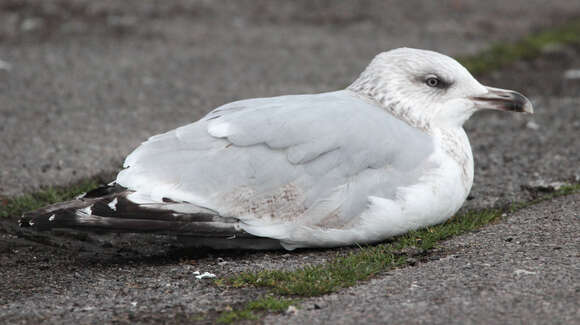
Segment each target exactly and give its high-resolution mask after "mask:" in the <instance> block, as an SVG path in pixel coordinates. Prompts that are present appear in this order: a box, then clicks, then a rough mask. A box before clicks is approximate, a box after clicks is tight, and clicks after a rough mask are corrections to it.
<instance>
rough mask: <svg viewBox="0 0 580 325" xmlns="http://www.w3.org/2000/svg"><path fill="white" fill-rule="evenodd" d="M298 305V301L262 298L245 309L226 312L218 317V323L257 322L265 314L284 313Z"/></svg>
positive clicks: (251, 302)
mask: <svg viewBox="0 0 580 325" xmlns="http://www.w3.org/2000/svg"><path fill="white" fill-rule="evenodd" d="M296 303H298V301H297V300H292V299H284V298H278V297H272V296H267V297H262V298H260V299H258V300H254V301H250V302H249V303H247V304H246V305H245V306H244V308H242V309H238V310H230V311H224V312H222V313H221V315H220V316H219V317H218V319H217V322H218V323H221V324H230V323H233V322H238V321H241V320H256V319H259V316H261V314H263V313H265V312H278V313H281V312H284V311H286V310H287V309H288V307H289V306H291V305H295V304H296Z"/></svg>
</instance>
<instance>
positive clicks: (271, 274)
mask: <svg viewBox="0 0 580 325" xmlns="http://www.w3.org/2000/svg"><path fill="white" fill-rule="evenodd" d="M502 212H503V211H502V210H499V209H498V210H485V211H479V212H468V213H466V214H463V215H461V216H459V217H456V218H452V219H450V220H449V221H447V222H445V223H443V224H440V225H437V226H433V227H429V228H425V229H421V230H416V231H411V232H409V233H407V234H405V235H402V236H399V237H396V238H395V239H394V240H393V241H391V242H389V243H383V244H379V245H374V246H365V247H361V249H360V250H358V251H356V252H352V253H350V254H348V255H346V256H338V257H336V258H335V259H334V260H333V261H331V262H329V263H326V264H322V265H309V266H305V267H303V268H301V269H298V270H295V271H284V270H264V271H260V272H257V273H252V272H246V273H242V274H239V275H237V276H235V277H232V278H230V279H227V280H226V283H228V284H230V285H232V286H234V287H242V286H248V285H251V286H257V287H266V288H270V289H272V290H273V291H274V292H275V293H277V294H280V295H293V296H307V297H310V296H320V295H324V294H328V293H331V292H334V291H337V290H339V289H342V288H346V287H351V286H353V285H355V284H357V283H358V282H360V281H364V280H367V279H369V278H370V277H372V276H374V275H376V274H378V273H381V272H383V271H385V270H388V269H392V268H395V267H400V266H403V265H406V264H407V258H408V256H407V255H406V254H403V253H402V250H404V249H406V248H417V249H420V250H421V251H426V250H428V249H431V248H432V247H433V246H434V245H435V244H436V243H437V242H439V241H441V240H443V239H446V238H449V237H451V236H455V235H458V234H462V233H465V232H467V231H470V230H473V229H477V228H479V227H481V226H483V225H485V224H488V223H489V222H491V221H493V220H494V219H497V218H498V217H499V216H501V214H502Z"/></svg>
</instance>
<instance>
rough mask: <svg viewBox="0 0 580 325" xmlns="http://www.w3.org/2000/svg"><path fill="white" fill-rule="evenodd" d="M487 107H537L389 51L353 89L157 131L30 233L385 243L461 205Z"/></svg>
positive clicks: (407, 53)
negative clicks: (471, 132)
mask: <svg viewBox="0 0 580 325" xmlns="http://www.w3.org/2000/svg"><path fill="white" fill-rule="evenodd" d="M483 109H495V110H501V111H513V112H526V113H533V108H532V104H531V103H530V101H529V100H528V99H527V98H526V97H524V96H523V95H521V94H520V93H518V92H515V91H511V90H505V89H499V88H492V87H486V86H484V85H482V84H480V83H479V82H478V81H477V80H476V79H475V78H474V77H473V76H472V75H471V74H470V73H469V72H468V71H467V70H466V69H465V68H464V67H463V66H462V65H461V64H459V63H458V62H457V61H456V60H454V59H452V58H450V57H448V56H446V55H443V54H439V53H436V52H432V51H426V50H418V49H411V48H399V49H394V50H390V51H387V52H383V53H380V54H378V55H377V56H376V57H375V58H374V59H373V60H372V62H371V63H370V64H369V65H368V67H367V68H366V69H365V70H364V71H363V72H362V74H361V75H360V76H359V77H358V78H357V79H356V80H355V81H354V82H353V83H352V84H351V85H350V86H348V87H347V88H346V89H344V90H339V91H333V92H326V93H320V94H305V95H288V96H280V97H272V98H253V99H246V100H240V101H235V102H232V103H229V104H225V105H223V106H220V107H218V108H216V109H214V110H213V111H211V112H210V113H208V114H207V115H206V116H205V117H203V118H202V119H200V120H199V121H197V122H194V123H191V124H188V125H185V126H182V127H179V128H177V129H174V130H171V131H169V132H166V133H163V134H159V135H155V136H153V137H151V138H149V139H148V140H147V141H145V142H144V143H142V144H141V145H140V146H138V147H137V148H136V149H135V150H134V151H133V152H132V153H131V154H130V155H129V156H128V157H127V158H126V160H125V162H124V165H123V167H124V169H123V170H121V171H120V172H119V174H118V175H117V178H116V180H115V181H114V182H112V183H110V184H108V185H106V186H102V187H99V188H97V189H95V190H93V191H90V192H88V193H86V194H85V195H84V196H81V197H78V198H76V199H74V200H72V201H68V202H62V203H58V204H55V205H51V206H48V207H45V208H42V209H40V210H36V211H32V212H28V213H25V214H24V215H23V216H22V218H21V219H20V225H21V226H23V227H33V228H36V229H37V230H49V229H54V228H74V229H80V230H87V231H96V230H98V231H113V232H150V233H158V234H166V235H175V236H178V237H179V238H180V239H181V240H183V241H184V243H185V244H187V245H190V246H206V247H213V248H218V249H219V248H224V249H232V248H236V249H276V248H284V249H287V250H293V249H296V248H301V247H337V246H345V245H355V244H365V243H376V242H380V241H383V240H385V239H387V238H389V237H392V236H396V235H400V234H403V233H405V232H407V231H410V230H414V229H418V228H422V227H426V226H429V225H434V224H438V223H441V222H444V221H445V220H447V219H449V218H450V217H451V216H452V215H453V214H454V213H456V212H457V211H458V209H459V208H460V207H461V206H462V204H463V203H464V202H465V200H466V198H467V195H468V194H469V191H470V189H471V186H472V184H473V173H474V169H473V156H472V152H471V147H470V144H469V140H468V138H467V135H466V134H465V132H464V130H463V127H462V125H463V123H464V122H465V121H466V120H467V119H468V118H469V117H470V116H471V115H472V114H473V113H474V112H476V111H479V110H483Z"/></svg>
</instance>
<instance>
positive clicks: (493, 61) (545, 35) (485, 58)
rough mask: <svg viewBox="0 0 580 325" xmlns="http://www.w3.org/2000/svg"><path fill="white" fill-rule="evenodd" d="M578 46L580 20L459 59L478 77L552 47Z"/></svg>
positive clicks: (496, 45)
mask: <svg viewBox="0 0 580 325" xmlns="http://www.w3.org/2000/svg"><path fill="white" fill-rule="evenodd" d="M566 44H580V20H575V21H571V22H568V23H566V24H563V25H560V26H557V27H553V28H549V29H546V30H543V31H541V32H539V33H536V34H532V35H530V36H528V37H525V38H523V39H521V40H520V41H518V42H515V43H497V44H495V45H493V46H491V47H490V48H489V49H487V50H484V51H482V52H480V53H479V54H476V55H473V56H469V57H464V58H460V59H459V62H461V63H462V64H463V65H464V66H465V67H466V68H467V69H468V70H469V71H470V72H471V73H472V74H474V75H479V74H482V73H487V72H490V71H492V70H496V69H499V68H501V67H503V66H506V65H508V64H510V63H513V62H516V61H520V60H530V59H533V58H536V57H538V56H540V55H541V54H542V52H543V50H544V49H546V48H547V47H549V46H553V45H566Z"/></svg>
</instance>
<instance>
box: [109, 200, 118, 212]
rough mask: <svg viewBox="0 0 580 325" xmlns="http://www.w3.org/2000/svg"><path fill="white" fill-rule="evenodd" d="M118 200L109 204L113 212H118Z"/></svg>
mask: <svg viewBox="0 0 580 325" xmlns="http://www.w3.org/2000/svg"><path fill="white" fill-rule="evenodd" d="M117 202H118V200H117V198H114V199H113V201H111V202H109V204H107V205H108V206H109V208H111V210H113V211H117Z"/></svg>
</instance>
